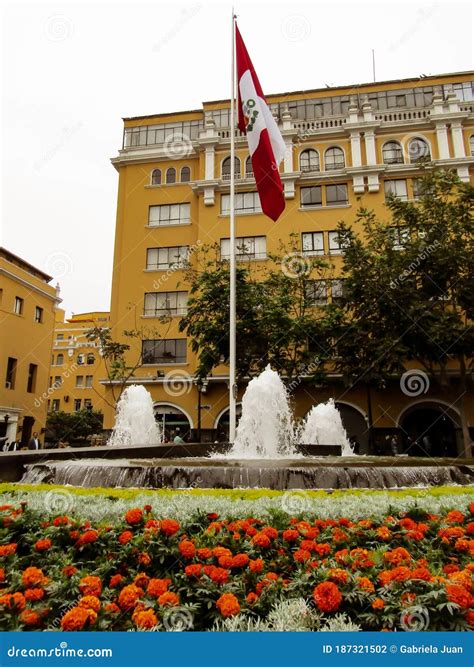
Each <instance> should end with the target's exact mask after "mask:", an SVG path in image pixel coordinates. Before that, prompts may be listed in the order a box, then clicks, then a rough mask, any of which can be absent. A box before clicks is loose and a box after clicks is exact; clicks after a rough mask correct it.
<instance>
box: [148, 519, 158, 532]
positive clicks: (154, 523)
mask: <svg viewBox="0 0 474 667" xmlns="http://www.w3.org/2000/svg"><path fill="white" fill-rule="evenodd" d="M159 527H160V522H159V521H158V519H148V521H147V522H146V523H145V530H151V531H153V532H155V531H156V530H158V528H159Z"/></svg>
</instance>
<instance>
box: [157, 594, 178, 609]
mask: <svg viewBox="0 0 474 667" xmlns="http://www.w3.org/2000/svg"><path fill="white" fill-rule="evenodd" d="M158 604H159V605H160V606H161V607H177V606H178V605H179V595H177V594H176V593H173V592H172V591H166V593H163V595H160V597H159V598H158Z"/></svg>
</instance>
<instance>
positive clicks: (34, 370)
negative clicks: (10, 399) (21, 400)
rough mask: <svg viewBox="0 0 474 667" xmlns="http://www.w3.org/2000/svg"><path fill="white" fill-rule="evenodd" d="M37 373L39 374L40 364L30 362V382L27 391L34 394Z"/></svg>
mask: <svg viewBox="0 0 474 667" xmlns="http://www.w3.org/2000/svg"><path fill="white" fill-rule="evenodd" d="M37 375H38V366H37V365H36V364H30V365H29V366H28V382H27V385H26V391H27V392H28V393H29V394H32V393H33V392H34V391H35V389H36V377H37Z"/></svg>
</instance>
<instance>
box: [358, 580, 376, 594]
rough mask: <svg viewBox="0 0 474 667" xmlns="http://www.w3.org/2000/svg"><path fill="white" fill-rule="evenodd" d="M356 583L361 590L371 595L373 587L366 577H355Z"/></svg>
mask: <svg viewBox="0 0 474 667" xmlns="http://www.w3.org/2000/svg"><path fill="white" fill-rule="evenodd" d="M356 581H357V585H358V586H359V588H360V589H361V590H363V591H366V592H367V593H373V592H374V591H375V586H374V585H373V583H372V582H371V581H370V579H369V578H368V577H357V580H356Z"/></svg>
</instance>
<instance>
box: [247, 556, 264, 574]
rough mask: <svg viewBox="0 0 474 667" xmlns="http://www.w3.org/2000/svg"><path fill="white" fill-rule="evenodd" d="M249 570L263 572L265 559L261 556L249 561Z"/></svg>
mask: <svg viewBox="0 0 474 667" xmlns="http://www.w3.org/2000/svg"><path fill="white" fill-rule="evenodd" d="M249 570H250V571H251V572H262V570H263V560H262V559H261V558H256V559H255V560H251V561H250V563H249Z"/></svg>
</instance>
